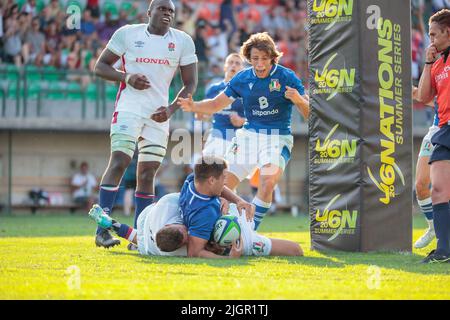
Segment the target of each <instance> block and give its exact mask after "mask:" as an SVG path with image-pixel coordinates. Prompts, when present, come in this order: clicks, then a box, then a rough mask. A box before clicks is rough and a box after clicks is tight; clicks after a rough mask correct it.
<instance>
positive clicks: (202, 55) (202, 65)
mask: <svg viewBox="0 0 450 320" xmlns="http://www.w3.org/2000/svg"><path fill="white" fill-rule="evenodd" d="M193 39H194V45H195V51H196V53H197V57H198V72H199V74H204V73H205V72H206V70H207V69H208V64H209V60H208V53H209V49H208V45H207V44H206V39H207V36H206V22H205V21H204V20H200V21H199V22H198V24H197V28H196V29H195V37H194V38H193Z"/></svg>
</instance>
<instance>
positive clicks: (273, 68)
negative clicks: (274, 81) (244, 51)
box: [252, 64, 278, 79]
mask: <svg viewBox="0 0 450 320" xmlns="http://www.w3.org/2000/svg"><path fill="white" fill-rule="evenodd" d="M277 69H278V64H274V65H273V66H272V69H271V71H270V73H269V75H268V76H267V77H271V76H273V74H274V73H275V71H277ZM252 72H253V75H254V76H255V77H256V78H258V79H262V78H259V77H258V76H257V75H256V73H255V68H253V67H252ZM267 77H266V78H267ZM263 79H265V78H263Z"/></svg>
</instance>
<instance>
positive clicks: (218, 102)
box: [177, 92, 233, 114]
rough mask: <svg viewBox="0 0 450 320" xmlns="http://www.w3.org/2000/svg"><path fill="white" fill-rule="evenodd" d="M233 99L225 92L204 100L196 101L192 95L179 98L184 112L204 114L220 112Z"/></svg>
mask: <svg viewBox="0 0 450 320" xmlns="http://www.w3.org/2000/svg"><path fill="white" fill-rule="evenodd" d="M232 102H233V99H231V98H229V97H228V96H227V95H226V94H225V93H223V92H222V93H221V94H219V95H218V96H216V97H215V98H214V99H205V100H202V101H198V102H196V101H194V100H193V99H192V96H188V97H187V98H181V97H180V98H178V101H177V103H178V105H179V106H180V108H181V109H183V111H184V112H195V113H204V114H214V113H216V112H219V111H220V110H222V109H223V108H225V107H226V106H228V105H230V104H231V103H232Z"/></svg>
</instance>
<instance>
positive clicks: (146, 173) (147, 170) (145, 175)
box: [138, 165, 159, 182]
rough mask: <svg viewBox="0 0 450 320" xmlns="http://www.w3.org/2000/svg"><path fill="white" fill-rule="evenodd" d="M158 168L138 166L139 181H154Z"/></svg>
mask: <svg viewBox="0 0 450 320" xmlns="http://www.w3.org/2000/svg"><path fill="white" fill-rule="evenodd" d="M158 167H159V165H158V166H139V170H138V176H139V180H140V181H146V182H152V181H153V180H154V179H155V175H156V172H157V171H158Z"/></svg>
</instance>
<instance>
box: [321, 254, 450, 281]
mask: <svg viewBox="0 0 450 320" xmlns="http://www.w3.org/2000/svg"><path fill="white" fill-rule="evenodd" d="M318 252H320V253H321V254H322V255H324V256H326V257H330V258H333V259H335V260H336V261H339V262H340V263H341V264H342V265H345V266H348V265H367V267H369V266H377V267H380V268H385V269H393V270H397V271H404V272H410V273H418V274H427V275H450V264H448V263H442V264H424V263H421V261H422V259H423V258H424V257H423V256H421V255H418V254H416V253H411V254H409V253H397V252H368V253H367V252H361V253H355V252H339V251H318Z"/></svg>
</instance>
